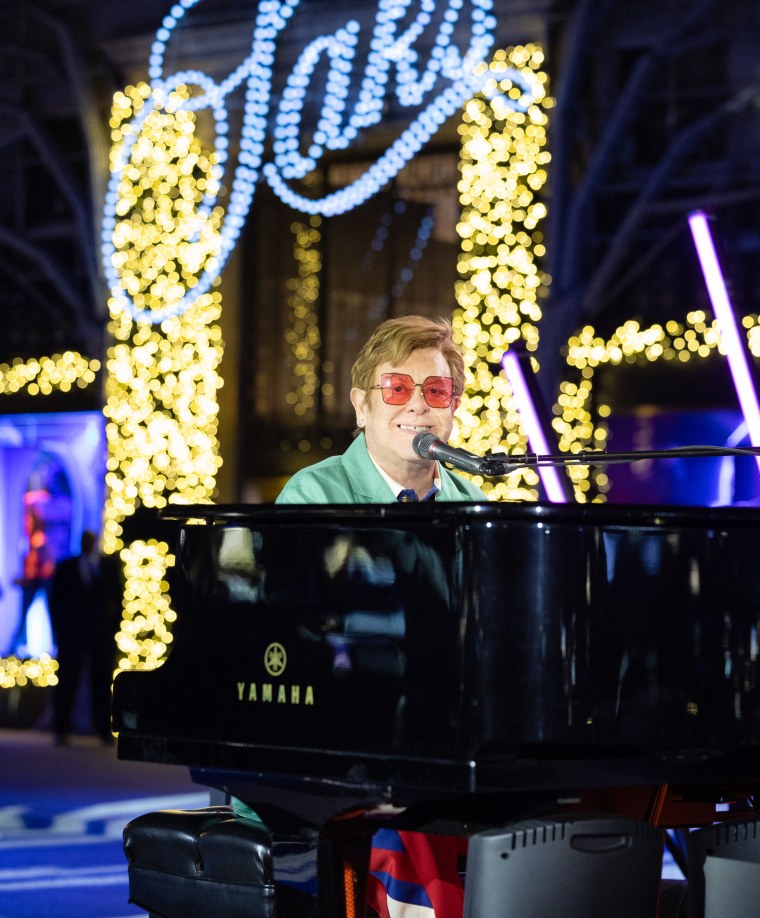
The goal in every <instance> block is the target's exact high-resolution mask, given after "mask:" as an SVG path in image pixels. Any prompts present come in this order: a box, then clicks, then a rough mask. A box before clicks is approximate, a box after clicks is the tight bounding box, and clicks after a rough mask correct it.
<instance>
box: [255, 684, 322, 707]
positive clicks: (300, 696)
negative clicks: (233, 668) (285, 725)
mask: <svg viewBox="0 0 760 918" xmlns="http://www.w3.org/2000/svg"><path fill="white" fill-rule="evenodd" d="M237 693H238V701H254V702H261V703H263V704H302V705H307V706H308V705H313V704H314V686H313V685H284V684H283V685H274V684H273V683H271V682H238V683H237Z"/></svg>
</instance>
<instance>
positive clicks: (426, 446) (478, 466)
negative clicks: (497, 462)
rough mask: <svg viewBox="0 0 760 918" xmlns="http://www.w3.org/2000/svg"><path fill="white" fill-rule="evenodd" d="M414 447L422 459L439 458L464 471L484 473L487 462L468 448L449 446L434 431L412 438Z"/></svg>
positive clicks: (440, 460)
mask: <svg viewBox="0 0 760 918" xmlns="http://www.w3.org/2000/svg"><path fill="white" fill-rule="evenodd" d="M412 449H413V450H414V451H415V453H417V455H418V456H419V457H420V458H422V459H437V460H438V461H439V462H446V463H448V464H449V465H453V466H454V468H455V469H460V471H462V472H474V473H482V472H484V471H485V467H486V466H487V464H488V463H487V462H486V461H485V460H484V459H481V458H480V457H479V456H476V455H474V454H473V453H468V452H467V450H466V449H460V448H459V447H457V446H449V444H448V443H444V442H443V440H441V439H439V438H438V437H436V435H435V434H433V433H419V434H417V435H416V436H415V438H414V439H413V440H412Z"/></svg>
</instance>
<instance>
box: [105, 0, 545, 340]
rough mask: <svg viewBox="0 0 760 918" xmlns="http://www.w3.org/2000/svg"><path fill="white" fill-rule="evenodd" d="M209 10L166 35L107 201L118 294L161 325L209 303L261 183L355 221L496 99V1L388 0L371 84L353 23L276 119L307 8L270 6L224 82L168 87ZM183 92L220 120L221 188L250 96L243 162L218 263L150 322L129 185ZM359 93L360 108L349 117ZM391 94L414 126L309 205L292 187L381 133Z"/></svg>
mask: <svg viewBox="0 0 760 918" xmlns="http://www.w3.org/2000/svg"><path fill="white" fill-rule="evenodd" d="M199 2H201V0H182V2H181V3H178V4H176V5H175V6H173V7H172V9H171V12H170V14H169V15H168V16H166V17H165V18H164V20H163V23H162V26H161V28H160V29H159V30H158V32H157V33H156V38H155V40H154V43H153V46H152V49H151V55H150V62H149V75H150V80H151V82H150V95H149V96H148V98H147V99H146V100H145V104H144V106H143V108H142V109H141V110H140V112H139V113H138V114H137V115H136V116H135V117H134V118H133V120H132V121H131V122H130V123H129V124H125V125H124V126H123V127H122V134H123V136H124V137H125V140H124V142H123V143H122V144H121V145H120V146H118V147H116V148H114V151H113V154H114V155H113V161H114V163H115V165H114V167H113V170H112V172H111V179H110V182H109V189H108V194H107V196H106V204H105V211H104V218H103V247H102V251H103V263H104V267H105V271H106V275H107V277H108V279H109V285H110V287H111V294H112V296H113V297H114V299H115V300H116V301H117V302H118V303H120V305H121V306H122V307H123V308H124V309H126V310H128V311H129V312H130V313H131V314H132V316H133V317H135V318H140V319H148V320H149V321H151V322H160V321H163V319H164V318H166V317H167V315H178V314H181V313H182V312H184V310H186V309H187V308H188V307H189V306H190V305H192V303H193V302H195V300H196V299H197V298H198V297H199V296H201V295H202V294H205V293H207V292H208V290H209V289H210V288H211V285H212V284H213V282H214V280H215V279H216V278H217V276H218V275H219V273H220V272H221V270H222V268H223V267H224V264H225V263H226V260H227V258H228V257H229V255H230V252H231V251H232V249H233V248H234V245H235V243H236V242H237V238H238V235H239V233H240V230H241V228H242V226H243V224H244V222H245V218H246V216H247V214H248V211H249V209H250V207H251V204H252V201H253V196H254V191H255V186H256V182H257V181H258V179H259V177H260V176H261V175H262V174H263V176H264V177H265V178H266V181H267V182H268V183H269V184H270V185H271V187H272V188H273V189H274V191H275V192H276V193H277V194H278V195H279V196H280V198H281V199H282V200H283V201H284V202H285V203H287V204H290V205H291V206H292V207H294V208H296V209H297V210H299V211H301V212H304V213H310V214H321V215H323V216H332V215H335V214H339V213H344V212H346V211H348V210H350V209H352V208H353V207H356V206H358V205H359V204H361V203H363V202H364V201H366V200H367V199H368V198H369V197H370V196H372V195H373V194H375V193H376V192H377V191H379V190H380V189H381V188H382V187H384V186H385V185H386V184H387V183H388V182H389V181H390V180H391V179H392V178H393V177H394V176H395V175H397V174H398V172H399V171H400V170H401V169H402V168H403V167H404V165H406V163H407V162H408V161H409V160H410V159H411V158H412V157H413V156H414V155H415V154H416V153H417V152H418V151H419V150H420V149H421V148H422V147H423V146H424V145H425V144H426V143H427V142H428V140H429V139H430V138H431V137H432V136H433V134H434V133H435V132H436V131H437V130H438V128H439V127H440V126H441V125H442V124H443V123H444V122H445V121H446V120H447V119H448V118H450V117H451V116H452V115H453V114H454V113H455V112H456V111H457V110H458V109H459V108H460V107H461V105H462V104H463V102H465V101H466V100H467V99H468V98H471V97H472V96H473V95H474V94H475V93H476V92H477V91H480V90H484V91H488V92H489V93H490V94H493V92H494V90H493V86H494V85H495V83H494V74H493V73H487V74H485V75H480V76H476V75H475V68H476V67H477V66H478V65H479V64H481V63H482V62H483V61H485V60H486V59H487V57H488V54H489V51H490V49H491V47H492V45H493V41H494V37H493V30H494V28H495V25H496V21H495V19H494V18H493V16H492V15H491V8H492V0H447V2H441V0H392V2H391V0H379V2H378V9H377V13H376V16H375V22H374V26H373V29H372V35H371V37H370V40H369V52H368V53H367V55H366V59H365V60H364V62H363V66H364V72H363V74H361V75H360V74H358V73H355V72H354V71H355V69H358V68H357V67H356V61H355V52H356V49H357V46H358V42H359V38H360V31H361V29H360V26H359V23H358V22H356V20H352V19H349V20H348V21H346V22H345V23H344V25H342V26H341V27H340V28H339V29H336V30H335V31H334V32H332V33H330V34H327V35H319V36H317V37H315V38H314V39H312V40H311V41H310V42H309V43H308V45H307V46H306V47H305V48H304V49H303V50H302V51H301V53H300V55H299V57H298V59H297V61H296V63H295V65H294V66H293V69H292V71H291V72H290V74H288V76H287V78H286V81H285V88H284V90H283V92H282V96H281V99H280V101H279V103H278V108H277V111H276V113H273V112H272V110H271V97H272V80H273V72H274V68H275V58H276V52H277V43H278V39H279V37H280V36H281V34H282V33H283V31H284V30H285V28H286V26H287V25H288V22H289V21H290V19H291V18H292V17H293V15H294V14H295V13H296V11H297V9H298V6H299V4H300V0H261V2H260V3H259V7H258V12H257V15H256V19H255V23H254V27H253V41H252V45H251V53H250V55H249V56H248V57H247V58H246V59H245V60H244V61H243V62H242V63H241V64H240V65H239V66H238V67H237V68H236V69H235V70H234V71H233V72H232V73H230V74H229V75H228V76H227V77H226V78H225V79H223V80H221V82H216V81H215V80H214V79H212V78H211V77H210V76H208V75H207V74H205V73H203V72H202V71H199V70H193V69H187V70H181V71H179V72H177V73H173V74H171V75H168V76H167V75H165V74H164V57H165V54H166V50H167V46H168V43H169V41H170V39H171V37H172V34H173V32H174V30H175V28H176V27H177V25H178V23H179V21H180V20H181V19H182V18H183V17H184V15H185V14H186V13H187V12H188V11H189V10H191V9H192V8H193V7H194V6H196V5H197V4H198V3H199ZM415 13H416V15H415ZM465 20H466V21H465ZM455 30H457V32H458V34H462V33H464V34H465V35H466V39H465V40H464V42H463V44H465V43H466V47H464V49H463V50H460V49H459V48H457V47H455V46H454V44H453V43H452V40H451V39H452V36H453V34H454V31H455ZM365 37H366V36H365ZM431 39H432V52H431V54H430V55H429V57H428V59H427V62H426V63H424V65H423V64H420V62H419V55H418V53H417V51H416V50H415V45H416V44H418V43H419V44H422V42H423V40H424V42H425V43H428V42H429V41H430V40H431ZM467 42H468V43H467ZM320 61H324V62H325V64H326V71H327V73H326V77H325V89H324V96H323V102H322V106H321V110H320V113H319V117H318V118H317V121H316V128H315V130H314V132H313V134H312V136H311V138H310V140H309V141H308V146H307V148H306V149H305V150H303V149H301V145H302V143H303V140H302V137H303V135H304V131H303V130H302V128H303V123H302V122H303V117H302V116H303V106H304V101H305V98H306V95H307V91H308V89H309V87H310V85H311V83H312V81H313V79H314V77H315V69H316V67H317V65H318V64H319V63H320ZM324 69H325V68H322V69H321V70H320V73H322V72H323V70H324ZM392 71H393V76H394V77H395V79H393V80H392V79H391V76H392ZM505 76H509V78H510V79H511V80H512V82H513V84H516V85H518V86H519V87H520V91H521V92H522V93H523V96H522V98H520V99H518V100H510V101H508V103H507V104H508V107H511V108H518V109H522V110H524V109H526V108H527V107H528V105H529V104H530V101H531V99H532V97H533V91H532V88H531V86H530V85H529V83H528V82H526V77H525V76H524V75H522V74H521V73H517V72H513V71H511V70H509V69H505V70H504V72H502V73H499V74H498V75H497V77H496V79H497V80H500V79H503V78H504V77H505ZM486 83H487V84H488V87H489V88H488V89H487V90H486V89H485V88H484V87H485V84H486ZM180 85H184V86H187V87H188V88H189V89H190V91H191V98H190V99H188V100H187V101H185V102H182V103H180V104H181V105H182V106H183V107H184V108H186V109H188V110H192V111H195V112H199V111H202V110H209V111H210V112H211V114H212V115H213V121H214V125H215V131H216V137H215V138H214V143H215V147H216V153H217V157H218V162H219V166H220V170H221V183H224V174H225V167H226V164H227V149H228V146H229V142H228V138H227V133H228V130H229V122H228V112H227V102H226V100H227V97H228V96H229V95H230V94H231V93H232V92H234V91H235V90H236V89H238V88H239V87H241V86H243V85H245V101H244V105H243V127H242V137H241V139H240V153H239V158H238V163H237V166H236V168H235V172H234V176H233V178H232V181H231V183H230V185H229V204H228V210H227V214H226V217H225V220H224V223H223V226H222V229H221V231H220V239H219V249H218V255H217V256H216V257H214V258H211V259H209V261H208V264H207V265H206V266H205V268H204V269H203V272H202V274H200V275H199V277H198V278H197V283H196V284H195V285H194V287H193V288H192V290H188V291H187V292H186V293H185V296H184V297H183V298H182V299H181V300H180V301H179V302H178V303H176V304H174V305H173V306H172V307H171V309H168V310H167V311H166V312H161V311H160V310H156V311H149V312H145V311H142V310H140V309H139V308H138V307H137V306H136V305H135V303H134V302H133V300H132V298H131V296H130V295H129V293H128V291H127V290H125V289H124V288H123V287H122V285H121V283H120V277H119V269H118V265H117V263H118V261H119V259H115V258H113V256H114V254H115V251H116V250H115V246H114V242H113V234H114V230H115V228H116V223H117V213H118V204H119V184H120V182H121V180H122V177H123V175H124V172H125V170H126V169H127V168H128V166H129V165H130V160H131V157H132V155H133V148H134V147H135V146H136V145H137V143H138V141H139V139H140V132H141V129H142V126H143V124H144V122H145V119H146V118H147V117H148V116H149V115H150V114H151V112H153V111H155V110H157V109H161V108H163V106H164V105H165V104H166V101H167V98H168V97H169V96H170V94H171V93H172V92H173V91H174V90H175V89H176V88H177V87H178V86H180ZM352 85H353V86H354V87H355V92H354V97H355V101H354V102H353V104H352V105H351V106H349V101H348V100H349V89H350V87H351V86H352ZM389 92H393V93H394V94H395V98H396V100H397V102H398V103H399V104H400V105H401V106H404V107H407V108H415V109H417V110H418V111H417V114H416V116H415V117H414V118H413V120H412V121H411V123H410V124H409V125H408V127H407V128H406V129H405V130H404V131H403V132H402V133H401V135H400V136H399V137H397V138H396V139H395V140H394V142H393V143H392V144H391V145H390V147H389V148H388V149H387V150H386V151H385V152H384V153H383V154H382V155H381V156H380V157H379V158H378V160H377V161H376V162H374V163H373V164H372V165H371V166H369V167H368V169H367V170H366V172H365V173H364V174H363V175H361V176H360V177H359V178H357V179H356V180H355V181H353V182H351V183H350V184H349V185H347V186H346V187H344V188H341V189H338V190H336V191H334V192H332V193H330V194H327V195H325V196H324V197H322V198H311V197H307V196H305V195H303V194H301V193H299V192H298V191H296V190H295V189H293V188H292V187H291V185H290V184H289V182H291V181H293V180H298V179H301V178H303V176H304V175H306V173H307V172H309V171H311V170H313V169H314V168H315V167H316V166H317V164H318V163H319V162H320V161H321V160H322V158H323V157H324V155H325V152H326V151H328V150H338V149H340V150H345V149H346V148H347V147H349V146H350V145H351V143H352V142H353V141H354V140H355V138H356V137H357V135H358V133H359V132H360V131H361V130H362V129H364V128H367V127H369V126H371V125H375V124H377V123H378V122H379V121H380V120H381V118H382V113H383V107H384V100H385V97H386V95H387V94H388V93H389ZM349 109H350V110H349ZM272 114H274V116H275V117H274V127H273V132H274V136H273V138H272V140H273V144H272V150H273V159H272V161H270V162H267V163H264V150H265V146H266V141H267V125H268V123H269V120H270V116H271V115H272ZM214 206H216V198H215V197H214V196H212V195H207V196H206V198H205V199H204V201H203V203H202V205H201V206H200V208H199V212H198V213H199V218H202V217H203V216H204V214H207V213H209V212H210V210H211V208H213V207H214Z"/></svg>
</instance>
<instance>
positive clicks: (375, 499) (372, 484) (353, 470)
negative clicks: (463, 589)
mask: <svg viewBox="0 0 760 918" xmlns="http://www.w3.org/2000/svg"><path fill="white" fill-rule="evenodd" d="M438 474H439V475H440V477H441V490H440V492H439V493H438V494H437V495H436V498H435V499H436V500H446V501H457V500H462V501H474V502H476V503H485V502H486V501H487V500H488V498H487V497H486V496H485V494H484V493H483V492H482V491H481V490H480V488H478V487H477V486H476V485H474V484H473V483H472V482H471V481H468V480H467V479H466V478H462V477H461V476H460V475H455V474H454V473H453V472H450V471H449V470H448V469H447V468H444V466H443V465H441V463H440V462H439V463H438ZM395 500H396V495H395V494H394V493H393V491H391V489H390V488H389V487H388V484H387V482H386V481H385V479H384V478H383V476H382V475H381V474H380V473H379V472H378V470H377V468H376V466H375V463H374V462H373V461H372V459H370V455H369V453H368V452H367V444H366V442H365V439H364V434H360V435H359V436H358V437H357V438H356V439H355V440H354V441H353V443H352V444H351V445H350V446H349V447H348V449H347V450H346V451H345V453H343V454H342V455H340V456H330V457H329V458H328V459H323V460H322V462H317V463H315V464H314V465H310V466H309V467H308V468H305V469H301V471H300V472H296V473H295V475H293V477H292V478H291V479H290V481H288V483H287V484H286V485H285V487H284V488H283V489H282V491H281V492H280V493H279V495H278V496H277V500H276V503H278V504H392V503H393V502H394V501H395Z"/></svg>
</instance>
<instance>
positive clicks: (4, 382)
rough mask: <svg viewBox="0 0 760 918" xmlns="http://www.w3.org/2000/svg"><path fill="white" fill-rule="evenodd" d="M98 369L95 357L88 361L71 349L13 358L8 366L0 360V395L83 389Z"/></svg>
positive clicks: (98, 362) (41, 393) (91, 381)
mask: <svg viewBox="0 0 760 918" xmlns="http://www.w3.org/2000/svg"><path fill="white" fill-rule="evenodd" d="M99 369H100V361H99V360H90V359H89V358H87V357H83V356H82V355H81V354H76V353H74V352H73V351H66V352H65V353H63V354H53V356H52V357H39V358H37V359H34V360H26V361H24V360H21V359H20V358H19V359H17V360H14V361H13V362H12V363H11V364H10V365H9V364H7V363H0V395H11V394H14V393H16V392H24V393H25V394H26V395H52V393H53V392H70V391H71V390H72V389H74V388H78V389H86V388H87V386H89V385H91V384H92V383H94V382H95V377H96V375H97V372H98V370H99Z"/></svg>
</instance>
